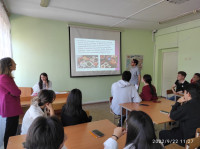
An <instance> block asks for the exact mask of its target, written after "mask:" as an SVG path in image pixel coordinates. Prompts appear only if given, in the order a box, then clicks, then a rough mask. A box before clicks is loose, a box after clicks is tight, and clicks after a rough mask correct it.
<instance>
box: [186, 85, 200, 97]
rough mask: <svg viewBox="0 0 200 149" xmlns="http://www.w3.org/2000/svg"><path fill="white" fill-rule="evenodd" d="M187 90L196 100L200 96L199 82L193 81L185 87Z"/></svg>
mask: <svg viewBox="0 0 200 149" xmlns="http://www.w3.org/2000/svg"><path fill="white" fill-rule="evenodd" d="M184 89H185V90H186V91H187V92H189V93H190V95H191V97H192V99H194V100H196V99H199V97H200V86H199V83H191V84H188V85H186V86H185V88H184Z"/></svg>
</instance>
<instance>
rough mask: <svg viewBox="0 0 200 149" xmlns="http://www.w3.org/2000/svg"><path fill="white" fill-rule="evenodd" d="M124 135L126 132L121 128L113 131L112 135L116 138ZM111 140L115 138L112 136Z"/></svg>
mask: <svg viewBox="0 0 200 149" xmlns="http://www.w3.org/2000/svg"><path fill="white" fill-rule="evenodd" d="M125 133H126V130H125V129H124V128H122V127H117V128H115V129H114V132H113V135H115V136H117V137H118V138H120V137H121V136H123V135H124V134H125ZM112 138H113V139H114V140H117V138H116V137H114V136H112Z"/></svg>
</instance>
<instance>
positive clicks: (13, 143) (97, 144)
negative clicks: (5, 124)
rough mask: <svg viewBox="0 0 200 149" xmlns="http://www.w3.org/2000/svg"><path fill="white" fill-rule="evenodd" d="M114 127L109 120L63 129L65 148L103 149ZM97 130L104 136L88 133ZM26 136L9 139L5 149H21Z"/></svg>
mask: <svg viewBox="0 0 200 149" xmlns="http://www.w3.org/2000/svg"><path fill="white" fill-rule="evenodd" d="M114 128H116V126H115V125H114V124H113V123H111V122H110V121H109V120H100V121H95V122H90V123H84V124H79V125H74V126H68V127H64V131H65V134H66V135H67V140H66V142H65V146H66V147H67V149H93V148H95V149H103V143H104V142H105V141H106V140H107V139H108V138H109V137H111V136H112V134H113V130H114ZM94 129H98V130H99V131H101V132H102V133H104V136H103V137H101V138H95V137H93V136H92V135H91V134H90V133H89V131H92V130H94ZM25 138H26V135H19V136H14V137H10V138H9V141H8V147H7V149H23V146H22V142H24V141H25ZM125 141H126V135H124V136H122V137H121V138H120V139H119V140H118V141H117V142H118V146H119V149H120V148H123V147H124V146H125Z"/></svg>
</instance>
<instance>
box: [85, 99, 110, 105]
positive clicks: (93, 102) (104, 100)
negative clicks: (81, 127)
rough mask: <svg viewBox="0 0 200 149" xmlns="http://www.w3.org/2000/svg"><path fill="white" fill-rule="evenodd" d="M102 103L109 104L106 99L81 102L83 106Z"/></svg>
mask: <svg viewBox="0 0 200 149" xmlns="http://www.w3.org/2000/svg"><path fill="white" fill-rule="evenodd" d="M103 102H109V100H108V99H103V100H97V101H89V102H83V105H87V104H96V103H103Z"/></svg>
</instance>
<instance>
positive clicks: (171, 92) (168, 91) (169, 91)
mask: <svg viewBox="0 0 200 149" xmlns="http://www.w3.org/2000/svg"><path fill="white" fill-rule="evenodd" d="M171 94H173V95H174V93H173V91H172V90H171V89H170V90H166V98H167V99H168V98H169V95H171ZM174 96H175V95H174ZM174 101H176V96H175V99H174Z"/></svg>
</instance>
